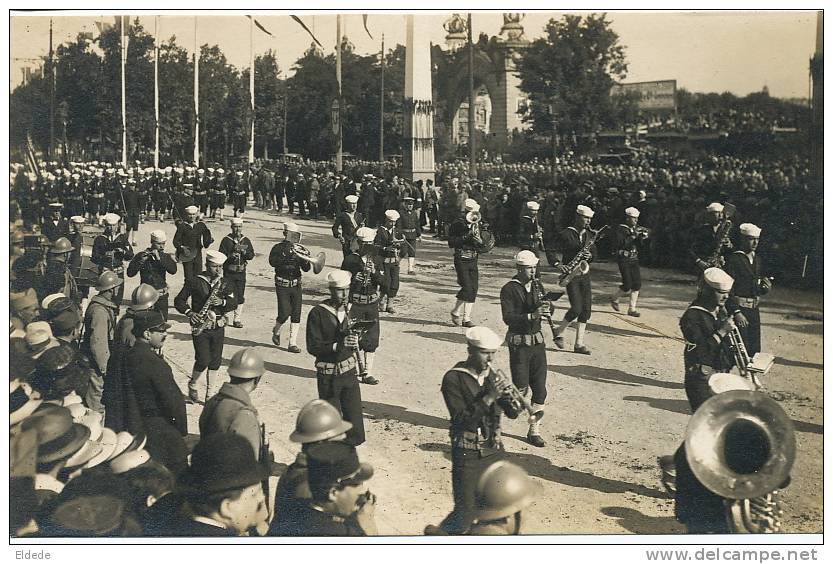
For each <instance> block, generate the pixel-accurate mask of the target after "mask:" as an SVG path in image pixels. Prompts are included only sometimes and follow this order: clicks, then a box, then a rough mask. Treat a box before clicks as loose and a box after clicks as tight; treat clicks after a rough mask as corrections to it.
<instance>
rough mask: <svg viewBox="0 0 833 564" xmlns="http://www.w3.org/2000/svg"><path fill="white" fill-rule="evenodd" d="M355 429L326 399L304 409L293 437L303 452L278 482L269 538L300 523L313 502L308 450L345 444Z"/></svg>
mask: <svg viewBox="0 0 833 564" xmlns="http://www.w3.org/2000/svg"><path fill="white" fill-rule="evenodd" d="M352 428H353V425H352V424H351V423H350V422H348V421H345V420H344V419H342V418H341V414H340V413H339V412H338V410H337V409H336V408H335V407H333V406H332V405H331V404H330V403H329V402H327V401H325V400H323V399H314V400H312V401H310V402H308V403H307V404H306V405H305V406H304V407H302V408H301V411H300V412H298V418H297V419H296V421H295V430H294V431H293V432H292V433H290V435H289V440H290V441H292V442H294V443H301V452H299V453H298V456H296V457H295V462H293V463H292V464H290V465H289V467H288V468H287V469H286V472H284V473H283V475H281V479H280V480H279V481H278V490H277V492H275V503H274V507H275V508H276V512H275V518H274V519H273V520H272V523H271V525H270V526H269V536H272V535H274V534H275V533H276V531H278V530H280V529H282V528H283V527H285V526H287V525H288V524H291V523H292V522H295V521H297V513H298V511H299V509H300V507H301V506H302V505H304V504H305V503H307V502H308V501H309V500H310V499H312V493H311V492H310V489H309V482H308V474H307V468H308V464H307V450H308V449H309V448H310V447H312V446H313V445H317V444H320V443H322V442H324V441H342V440H344V439H345V438H346V436H347V435H346V433H347V431H349V430H350V429H352Z"/></svg>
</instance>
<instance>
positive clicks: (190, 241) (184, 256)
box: [174, 206, 214, 284]
mask: <svg viewBox="0 0 833 564" xmlns="http://www.w3.org/2000/svg"><path fill="white" fill-rule="evenodd" d="M199 211H200V210H199V208H197V206H188V207H187V208H185V220H184V221H181V222H179V223H178V224H177V226H176V233H175V234H174V248H175V249H176V256H177V258H178V259H179V260H180V261H181V262H182V273H183V274H184V276H185V282H186V284H187V282H188V281H189V280H191V279H192V278H194V277H196V276H197V275H198V274H199V273H200V272H202V250H203V249H204V248H205V249H207V248H208V247H209V246H210V245H211V243H213V242H214V239H213V238H212V237H211V231H209V230H208V227H206V226H205V223H203V222H202V221H198V220H197V214H198V213H199Z"/></svg>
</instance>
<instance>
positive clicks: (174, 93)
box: [159, 37, 194, 165]
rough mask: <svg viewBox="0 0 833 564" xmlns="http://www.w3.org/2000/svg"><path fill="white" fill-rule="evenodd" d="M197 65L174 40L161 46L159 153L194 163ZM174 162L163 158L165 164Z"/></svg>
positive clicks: (162, 161) (171, 39)
mask: <svg viewBox="0 0 833 564" xmlns="http://www.w3.org/2000/svg"><path fill="white" fill-rule="evenodd" d="M193 84H194V64H193V62H191V57H190V56H189V55H188V52H187V51H186V50H185V48H184V47H182V46H180V45H177V43H176V37H171V38H170V39H169V40H168V41H167V42H163V43H162V44H161V45H160V46H159V151H160V153H161V154H162V155H167V156H168V157H169V159H170V160H171V161H172V160H177V161H184V160H191V158H192V155H193V147H194V137H193V135H194V134H193V130H192V127H193V120H194V89H193ZM168 162H170V161H169V160H168V159H166V158H162V159H161V162H160V165H162V163H165V164H167V163H168Z"/></svg>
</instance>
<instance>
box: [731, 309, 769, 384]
mask: <svg viewBox="0 0 833 564" xmlns="http://www.w3.org/2000/svg"><path fill="white" fill-rule="evenodd" d="M720 316H721V318H723V319H727V318H728V317H729V312H727V311H726V308H725V307H723V306H721V307H720ZM726 337H727V339H728V341H729V348H730V349H731V350H732V355H733V356H734V359H735V365H736V366H737V367H738V371H739V372H740V375H741V376H743V377H744V378H746V379H748V380H750V381H751V382H752V384H754V385H755V389H756V390H762V389H763V388H764V385H763V383H762V382H761V380H760V378H759V376H765V375H766V374H767V373H768V372H769V370H770V369H771V368H772V365H773V364H774V362H775V356H774V355H772V354H769V353H762V352H757V353H755V355H754V356H752V357H750V356H749V351H748V350H747V349H746V344H745V343H744V342H743V335H741V333H740V329H739V328H738V327H737V326H735V327H733V328H732V330H731V331H729V333H728V334H727V335H726Z"/></svg>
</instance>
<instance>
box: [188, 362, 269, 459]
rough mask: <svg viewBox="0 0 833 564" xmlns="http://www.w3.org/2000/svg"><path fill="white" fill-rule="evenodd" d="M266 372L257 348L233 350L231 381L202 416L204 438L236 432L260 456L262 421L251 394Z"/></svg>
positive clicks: (209, 401)
mask: <svg viewBox="0 0 833 564" xmlns="http://www.w3.org/2000/svg"><path fill="white" fill-rule="evenodd" d="M265 371H266V369H265V368H264V366H263V358H262V357H261V356H260V354H259V353H258V352H257V351H256V350H255V349H253V348H246V349H241V350H239V351H237V352H236V353H234V356H232V357H231V361H230V362H229V367H228V375H229V381H228V382H225V383H224V384H223V385H222V387H221V388H220V391H218V392H217V394H215V395H214V397H212V398H211V399H209V400H208V401H207V402H206V404H205V408H204V409H203V410H202V414H201V415H200V436H201V437H207V436H209V435H211V434H214V433H234V434H235V435H240V436H241V437H243V438H244V439H246V441H248V443H249V444H250V445H251V447H252V449H253V452H254V455H255V458H257V457H258V456H259V455H260V447H261V439H260V420H259V418H258V413H257V408H255V406H254V404H253V403H252V398H251V394H252V392H254V391H255V389H256V388H257V386H258V384H260V379H261V377H262V376H263V374H264V372H265ZM261 462H263V461H261Z"/></svg>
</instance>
